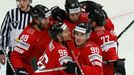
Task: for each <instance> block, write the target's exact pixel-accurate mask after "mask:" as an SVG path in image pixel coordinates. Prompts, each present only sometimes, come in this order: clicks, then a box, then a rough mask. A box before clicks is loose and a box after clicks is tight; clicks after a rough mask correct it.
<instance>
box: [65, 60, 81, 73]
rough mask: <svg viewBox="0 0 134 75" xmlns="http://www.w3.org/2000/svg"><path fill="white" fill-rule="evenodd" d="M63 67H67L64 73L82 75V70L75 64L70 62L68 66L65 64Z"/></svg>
mask: <svg viewBox="0 0 134 75" xmlns="http://www.w3.org/2000/svg"><path fill="white" fill-rule="evenodd" d="M63 66H64V67H66V69H65V70H64V71H65V72H67V73H74V74H81V72H80V69H79V68H78V66H77V64H76V63H74V62H70V61H68V62H67V63H66V64H63Z"/></svg>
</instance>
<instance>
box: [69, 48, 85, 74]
mask: <svg viewBox="0 0 134 75" xmlns="http://www.w3.org/2000/svg"><path fill="white" fill-rule="evenodd" d="M71 54H72V56H73V58H74V61H75V62H76V64H77V66H78V68H79V69H80V72H81V75H84V72H83V70H82V68H81V66H80V63H79V62H78V60H77V58H76V56H75V54H74V51H73V50H71Z"/></svg>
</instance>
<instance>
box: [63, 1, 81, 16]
mask: <svg viewBox="0 0 134 75" xmlns="http://www.w3.org/2000/svg"><path fill="white" fill-rule="evenodd" d="M65 10H66V12H67V13H76V12H80V11H81V8H80V3H79V2H78V0H66V2H65Z"/></svg>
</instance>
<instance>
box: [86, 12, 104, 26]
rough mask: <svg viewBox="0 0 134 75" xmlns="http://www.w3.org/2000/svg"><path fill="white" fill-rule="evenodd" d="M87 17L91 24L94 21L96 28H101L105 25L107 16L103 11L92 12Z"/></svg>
mask: <svg viewBox="0 0 134 75" xmlns="http://www.w3.org/2000/svg"><path fill="white" fill-rule="evenodd" d="M88 17H89V18H90V19H91V22H93V21H95V22H96V24H97V25H98V26H103V25H105V23H106V18H107V15H106V13H105V11H104V10H94V11H92V12H91V13H90V14H89V15H88Z"/></svg>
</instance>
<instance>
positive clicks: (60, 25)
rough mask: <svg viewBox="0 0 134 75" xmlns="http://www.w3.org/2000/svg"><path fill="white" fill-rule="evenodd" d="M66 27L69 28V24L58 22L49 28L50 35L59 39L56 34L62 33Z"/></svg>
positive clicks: (54, 38)
mask: <svg viewBox="0 0 134 75" xmlns="http://www.w3.org/2000/svg"><path fill="white" fill-rule="evenodd" d="M66 28H67V26H66V25H65V24H63V23H56V24H53V25H52V26H51V27H50V28H49V30H48V32H49V35H50V37H51V38H52V39H53V40H55V41H58V39H57V37H56V36H57V35H58V34H60V33H62V31H63V30H65V29H66Z"/></svg>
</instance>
